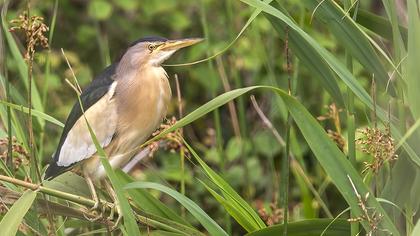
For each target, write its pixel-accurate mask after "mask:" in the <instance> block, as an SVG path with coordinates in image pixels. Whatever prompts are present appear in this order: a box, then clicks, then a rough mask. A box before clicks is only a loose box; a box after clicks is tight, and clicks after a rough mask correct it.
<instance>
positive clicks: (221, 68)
mask: <svg viewBox="0 0 420 236" xmlns="http://www.w3.org/2000/svg"><path fill="white" fill-rule="evenodd" d="M216 64H217V71H218V72H219V76H220V79H221V80H222V84H223V88H224V90H225V92H229V91H231V90H232V89H231V88H230V85H229V81H228V79H227V75H226V71H225V68H224V66H223V61H222V58H221V57H217V58H216ZM228 109H229V114H230V117H231V121H232V127H233V131H234V133H235V136H236V137H238V138H241V137H242V136H241V129H240V128H239V119H238V114H237V112H236V108H235V103H234V102H233V101H230V102H228Z"/></svg>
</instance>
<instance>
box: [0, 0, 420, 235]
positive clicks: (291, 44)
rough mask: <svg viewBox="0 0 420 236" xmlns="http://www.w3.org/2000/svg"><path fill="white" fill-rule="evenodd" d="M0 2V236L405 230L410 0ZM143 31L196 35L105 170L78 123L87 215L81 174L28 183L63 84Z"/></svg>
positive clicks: (417, 165) (46, 150)
mask: <svg viewBox="0 0 420 236" xmlns="http://www.w3.org/2000/svg"><path fill="white" fill-rule="evenodd" d="M0 6H1V9H2V10H1V27H2V28H1V32H0V82H1V85H0V97H1V100H0V118H1V120H0V154H1V155H0V157H1V158H0V229H1V230H2V231H1V233H0V234H1V235H94V234H101V235H108V234H112V235H137V234H142V235H143V234H145V235H244V234H247V235H291V236H293V235H352V236H354V235H407V236H410V235H412V236H415V235H418V234H419V232H420V221H419V218H420V215H419V213H418V212H419V207H420V197H419V196H420V146H419V145H418V143H419V141H420V131H419V129H418V127H419V126H420V108H419V106H418V104H417V102H418V101H420V93H419V92H418V91H417V90H418V89H419V90H420V82H419V81H420V77H419V74H420V73H419V69H418V61H417V60H418V59H419V58H420V13H419V12H420V3H419V2H418V1H414V0H408V1H403V0H396V1H388V0H383V1H374V0H368V1H354V0H341V1H332V0H303V1H295V0H292V1H274V0H263V1H260V0H229V1H216V0H199V1H196V0H183V1H176V0H164V1H162V0H160V1H158V0H151V1H136V0H121V1H117V0H108V1H107V0H91V1H78V0H61V1H58V0H55V1H53V0H50V1H37V0H31V1H29V2H28V1H13V0H12V1H7V0H1V3H0ZM46 27H48V29H47V28H46ZM147 35H160V36H164V37H167V38H183V37H204V38H205V39H206V40H205V41H204V42H203V43H201V44H198V45H197V46H194V47H191V48H189V49H186V50H184V51H182V52H178V53H177V54H176V55H174V56H173V58H172V59H171V60H169V61H167V62H166V65H165V69H166V70H167V72H168V75H169V77H170V82H171V86H172V90H173V99H172V102H171V106H170V107H169V114H168V119H167V120H166V121H165V122H164V124H162V127H161V129H159V131H158V132H156V133H155V134H154V135H153V137H151V138H150V140H149V141H148V142H146V143H145V144H143V145H142V146H141V147H138V148H137V149H136V150H133V154H136V153H138V152H140V154H139V155H138V156H136V157H135V158H134V159H133V160H132V161H131V162H130V163H129V164H128V165H127V166H125V167H124V168H123V169H122V170H112V168H111V166H110V165H109V162H108V160H107V158H106V154H105V152H104V151H103V150H102V148H100V146H99V145H98V142H97V140H96V136H95V134H94V132H92V130H90V131H91V137H92V139H93V140H94V141H95V144H96V147H97V150H98V154H99V156H100V157H101V162H102V164H103V165H104V167H105V170H106V172H107V176H108V178H109V180H110V183H111V185H112V187H113V189H114V190H115V191H116V198H117V199H118V203H119V205H120V208H119V209H117V208H116V205H115V204H114V202H113V200H112V199H113V196H111V195H110V194H109V193H108V191H106V190H105V188H104V189H102V188H101V189H98V192H99V196H100V198H101V202H102V205H101V208H102V209H101V210H99V211H96V212H94V211H90V210H89V209H90V208H91V207H93V206H94V204H95V202H94V201H93V200H92V199H91V196H90V194H89V190H88V187H87V184H86V182H85V180H84V179H83V178H82V177H80V176H79V175H77V174H74V173H71V172H67V173H65V174H63V175H61V176H59V177H57V178H56V179H54V180H52V181H41V179H42V175H43V173H44V171H45V168H46V166H47V164H48V162H49V159H50V157H51V154H52V153H53V152H54V150H55V147H56V145H57V143H58V140H59V135H60V133H61V131H62V128H63V126H64V125H63V123H65V119H66V117H67V115H68V113H69V111H70V109H71V106H72V105H73V104H74V102H76V101H77V99H78V97H77V96H78V93H77V90H78V89H77V87H78V85H80V87H82V88H83V87H85V86H86V85H87V84H89V82H90V81H91V80H92V79H93V77H94V75H96V74H98V73H99V72H100V71H101V70H102V69H103V68H105V66H107V65H109V64H110V63H112V62H113V61H114V60H117V59H118V58H119V56H120V55H121V54H122V53H123V52H124V51H125V49H126V48H127V46H128V45H129V43H130V42H131V41H134V40H136V39H138V38H140V37H143V36H147ZM75 90H76V92H75ZM29 108H31V109H29ZM172 116H173V117H174V118H172ZM139 157H141V160H139V159H140V158H139ZM101 214H102V215H101ZM118 214H121V215H122V221H121V223H120V224H118V225H117V228H116V229H115V230H114V231H112V232H110V230H111V228H112V227H113V226H114V223H115V222H116V220H117V217H118ZM110 215H112V216H113V217H110V218H108V216H110ZM98 216H101V217H98Z"/></svg>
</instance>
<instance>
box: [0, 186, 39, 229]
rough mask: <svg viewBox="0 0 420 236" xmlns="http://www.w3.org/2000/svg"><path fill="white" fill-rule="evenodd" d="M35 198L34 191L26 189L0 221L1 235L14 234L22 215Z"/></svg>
mask: <svg viewBox="0 0 420 236" xmlns="http://www.w3.org/2000/svg"><path fill="white" fill-rule="evenodd" d="M35 198H36V192H34V191H32V190H27V191H26V192H25V193H24V194H23V195H22V197H20V198H19V199H18V200H17V201H16V202H15V204H13V206H12V207H11V208H10V210H9V211H8V212H7V213H6V215H5V216H4V217H3V219H2V220H1V222H0V229H2V233H1V235H4V236H15V235H16V233H17V231H18V229H19V225H20V223H21V222H22V220H23V217H24V216H25V215H26V213H27V212H28V210H29V208H31V206H32V203H33V202H34V200H35Z"/></svg>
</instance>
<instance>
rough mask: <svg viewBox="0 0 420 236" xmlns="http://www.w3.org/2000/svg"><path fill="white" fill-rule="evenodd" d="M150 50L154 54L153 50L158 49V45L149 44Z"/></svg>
mask: <svg viewBox="0 0 420 236" xmlns="http://www.w3.org/2000/svg"><path fill="white" fill-rule="evenodd" d="M147 48H148V49H149V51H150V52H152V51H153V50H155V49H156V45H154V44H149V46H148V47H147Z"/></svg>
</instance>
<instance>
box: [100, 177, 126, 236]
mask: <svg viewBox="0 0 420 236" xmlns="http://www.w3.org/2000/svg"><path fill="white" fill-rule="evenodd" d="M103 184H104V185H105V188H106V190H107V191H108V193H109V195H110V196H111V198H112V200H113V201H114V207H113V208H112V209H111V213H110V215H109V217H108V220H113V219H114V213H115V211H117V214H118V218H117V220H116V221H115V224H114V226H112V228H111V231H113V230H115V229H116V228H117V227H118V225H119V224H120V222H121V219H122V213H121V207H120V203H119V201H118V198H117V194H116V193H115V191H114V189H113V188H112V186H111V184H110V183H109V182H108V181H106V180H103Z"/></svg>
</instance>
